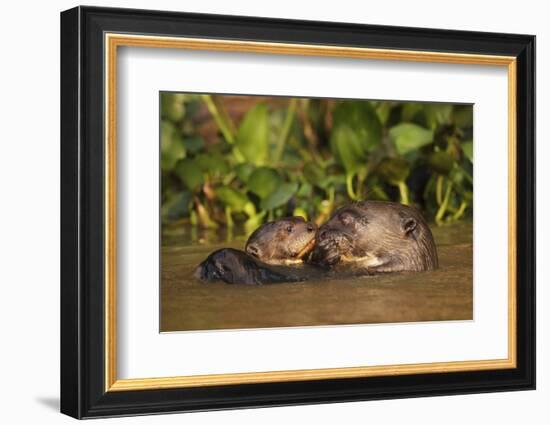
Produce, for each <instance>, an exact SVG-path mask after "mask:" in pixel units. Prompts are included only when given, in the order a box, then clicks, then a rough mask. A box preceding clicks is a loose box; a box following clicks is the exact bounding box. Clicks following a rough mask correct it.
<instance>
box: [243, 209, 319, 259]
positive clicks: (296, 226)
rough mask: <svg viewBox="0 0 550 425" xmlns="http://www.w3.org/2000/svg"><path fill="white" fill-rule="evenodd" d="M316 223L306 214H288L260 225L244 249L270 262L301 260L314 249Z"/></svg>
mask: <svg viewBox="0 0 550 425" xmlns="http://www.w3.org/2000/svg"><path fill="white" fill-rule="evenodd" d="M316 231H317V225H316V224H315V223H312V222H309V221H306V220H304V218H303V217H285V218H280V219H278V220H275V221H271V222H268V223H265V224H263V225H262V226H260V227H258V228H257V229H256V230H255V231H254V232H253V233H252V234H251V235H250V237H249V238H248V241H247V242H246V246H245V248H244V250H245V252H246V253H247V254H249V255H251V256H253V257H255V258H257V259H259V260H260V261H262V262H264V263H267V264H296V263H302V261H303V259H304V257H305V256H307V255H308V254H309V253H310V252H311V250H312V249H313V245H314V244H315V232H316Z"/></svg>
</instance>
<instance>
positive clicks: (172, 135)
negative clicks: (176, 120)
mask: <svg viewBox="0 0 550 425" xmlns="http://www.w3.org/2000/svg"><path fill="white" fill-rule="evenodd" d="M182 158H185V147H184V145H183V142H182V139H181V135H180V134H179V131H178V129H177V128H176V127H175V126H174V125H173V124H172V123H170V122H169V121H166V120H162V121H161V123H160V166H161V168H162V169H163V170H165V171H170V170H172V169H173V168H174V166H175V165H176V163H177V162H178V161H179V160H180V159H182Z"/></svg>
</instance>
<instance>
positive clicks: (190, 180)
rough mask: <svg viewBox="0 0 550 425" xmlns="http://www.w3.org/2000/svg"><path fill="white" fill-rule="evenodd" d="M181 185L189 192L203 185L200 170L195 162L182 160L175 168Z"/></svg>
mask: <svg viewBox="0 0 550 425" xmlns="http://www.w3.org/2000/svg"><path fill="white" fill-rule="evenodd" d="M175 172H176V174H177V175H178V176H179V178H180V179H181V181H182V182H183V184H184V185H185V186H186V187H187V188H188V189H189V190H191V191H193V190H195V189H196V188H198V187H199V186H202V184H203V183H204V176H203V174H202V170H201V168H200V167H199V165H198V164H197V162H196V161H193V160H191V159H182V160H181V161H179V162H178V164H177V165H176V168H175Z"/></svg>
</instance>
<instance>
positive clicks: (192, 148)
mask: <svg viewBox="0 0 550 425" xmlns="http://www.w3.org/2000/svg"><path fill="white" fill-rule="evenodd" d="M183 145H184V146H185V149H186V150H187V151H188V152H190V153H192V154H196V153H199V152H200V151H202V150H204V140H203V139H202V137H200V136H194V137H186V138H185V139H183Z"/></svg>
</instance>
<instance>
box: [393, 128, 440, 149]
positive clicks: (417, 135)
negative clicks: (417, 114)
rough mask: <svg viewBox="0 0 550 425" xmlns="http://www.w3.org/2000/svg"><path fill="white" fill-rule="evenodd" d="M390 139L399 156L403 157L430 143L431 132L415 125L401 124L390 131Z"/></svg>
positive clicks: (432, 136)
mask: <svg viewBox="0 0 550 425" xmlns="http://www.w3.org/2000/svg"><path fill="white" fill-rule="evenodd" d="M390 138H391V140H392V141H393V143H394V144H395V148H396V149H397V152H398V153H399V154H400V155H405V154H407V153H409V152H411V151H413V150H416V149H419V148H421V147H422V146H425V145H428V144H430V143H432V141H433V138H434V132H433V130H427V129H425V128H423V127H420V126H419V125H416V124H411V123H403V124H398V125H396V126H395V127H392V128H391V129H390Z"/></svg>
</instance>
